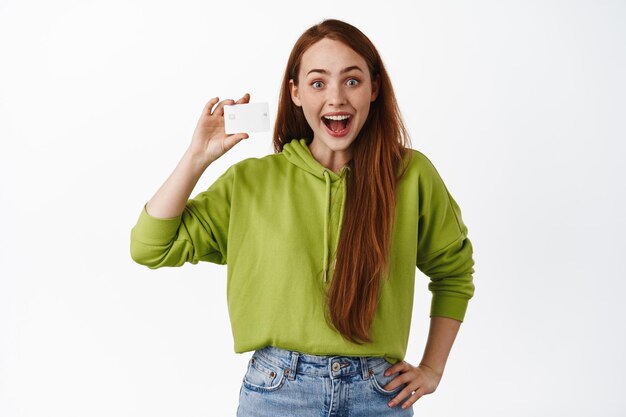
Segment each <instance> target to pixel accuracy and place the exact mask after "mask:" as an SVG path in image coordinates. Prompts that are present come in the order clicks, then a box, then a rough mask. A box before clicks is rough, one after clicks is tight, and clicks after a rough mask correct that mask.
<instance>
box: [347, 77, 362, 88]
mask: <svg viewBox="0 0 626 417" xmlns="http://www.w3.org/2000/svg"><path fill="white" fill-rule="evenodd" d="M350 81H356V84H352V85H353V86H354V85H357V84H358V83H359V80H357V79H356V78H351V79H350V80H348V82H350Z"/></svg>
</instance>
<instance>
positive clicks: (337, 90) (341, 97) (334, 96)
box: [327, 84, 347, 106]
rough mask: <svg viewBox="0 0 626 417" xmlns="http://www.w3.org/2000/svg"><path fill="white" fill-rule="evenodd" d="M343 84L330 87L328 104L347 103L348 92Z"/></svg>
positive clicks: (339, 104) (338, 104)
mask: <svg viewBox="0 0 626 417" xmlns="http://www.w3.org/2000/svg"><path fill="white" fill-rule="evenodd" d="M342 87H343V86H342V85H337V84H333V85H331V86H330V87H329V88H328V90H327V91H328V104H331V105H334V106H341V105H343V104H346V101H347V100H346V94H345V91H344V90H343V88H342Z"/></svg>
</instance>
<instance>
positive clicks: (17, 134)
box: [0, 0, 626, 417]
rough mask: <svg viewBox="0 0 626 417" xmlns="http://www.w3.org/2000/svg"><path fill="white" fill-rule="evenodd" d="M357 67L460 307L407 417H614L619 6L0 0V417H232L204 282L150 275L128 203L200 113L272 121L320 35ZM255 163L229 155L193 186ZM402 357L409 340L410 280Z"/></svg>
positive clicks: (263, 140) (420, 336) (208, 280)
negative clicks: (380, 63) (348, 33)
mask: <svg viewBox="0 0 626 417" xmlns="http://www.w3.org/2000/svg"><path fill="white" fill-rule="evenodd" d="M328 17H334V18H339V19H343V20H346V21H347V22H349V23H351V24H353V25H355V26H357V27H358V28H360V29H361V30H362V31H363V32H364V33H365V34H366V35H367V36H368V37H369V38H370V39H371V40H372V41H373V42H374V44H375V45H376V46H377V48H378V49H379V52H380V54H381V55H382V58H383V60H384V63H385V65H386V66H387V68H388V70H389V73H390V76H391V79H392V82H393V85H394V88H395V92H396V94H397V98H398V100H399V104H400V109H401V111H402V114H403V117H404V120H405V122H406V124H407V126H408V128H409V131H410V134H411V138H412V141H413V147H414V148H416V149H419V150H421V151H422V152H424V153H425V154H426V155H427V156H429V158H430V159H431V160H432V161H433V163H434V164H435V166H436V167H437V168H438V170H439V172H440V174H441V175H442V177H443V178H444V181H445V182H446V184H447V186H448V188H449V190H450V192H451V193H452V195H453V196H454V198H455V199H456V200H457V202H458V203H459V205H460V207H461V209H462V213H463V218H464V220H465V222H466V224H467V225H468V228H469V234H470V238H471V240H472V243H473V245H474V250H475V261H476V266H475V270H476V273H475V276H474V278H475V284H476V295H475V297H474V298H473V299H472V301H471V302H470V306H469V309H468V312H467V315H466V319H465V322H464V323H463V325H462V326H461V331H460V333H459V335H458V337H457V341H456V343H455V345H454V347H453V349H452V352H451V356H450V359H449V361H448V364H447V368H446V372H445V374H444V378H443V380H442V382H441V385H440V386H439V389H438V390H437V391H436V392H435V393H434V394H432V395H429V396H425V397H423V398H422V399H420V400H419V401H418V402H417V403H416V405H415V406H414V410H415V414H416V415H419V416H430V417H435V416H452V415H462V416H466V417H469V416H477V417H478V416H480V417H487V416H494V417H495V416H498V417H500V416H508V417H514V416H552V415H562V416H565V415H566V416H570V417H572V416H592V415H594V416H595V415H597V416H603V417H608V416H618V415H619V416H623V415H624V413H625V412H626V400H625V399H624V398H625V397H624V395H623V389H624V387H625V386H626V377H625V374H626V360H625V355H624V352H625V351H626V342H625V340H624V339H625V337H624V333H625V327H626V326H625V323H626V321H625V320H624V318H625V314H624V302H623V300H624V293H625V291H626V268H625V266H624V263H623V255H624V252H625V250H626V244H625V241H624V233H625V231H626V230H625V229H626V228H625V224H624V223H625V216H624V213H626V203H625V195H624V194H625V193H624V190H625V187H624V179H625V178H626V175H625V174H626V172H625V171H626V170H625V169H624V165H625V162H624V160H625V156H626V152H625V145H624V139H625V138H626V135H625V134H626V128H625V125H624V116H625V115H626V99H625V98H624V97H625V94H626V83H625V81H624V74H626V30H625V29H624V28H625V26H624V22H626V3H625V2H623V1H622V2H620V1H613V2H611V1H591V0H589V1H501V0H497V1H496V0H493V1H484V0H481V1H472V2H469V1H468V2H456V1H455V2H452V1H445V2H442V1H428V2H424V1H421V2H420V1H418V2H412V3H411V4H409V3H408V2H407V3H404V4H400V3H392V2H372V3H366V2H363V1H341V2H329V1H317V2H308V3H298V2H293V1H290V2H284V3H279V2H275V1H274V2H259V1H254V2H253V1H249V2H247V1H238V2H227V1H221V2H212V1H208V0H205V1H189V0H186V1H178V2H176V3H174V2H171V3H166V2H162V1H154V0H152V1H147V0H146V1H138V0H124V1H121V0H107V1H104V0H102V1H85V0H81V1H78V0H76V1H60V0H59V1H55V2H44V1H19V2H18V1H15V0H13V1H7V0H0V62H1V64H0V139H1V142H0V210H1V215H0V230H1V240H0V257H1V258H0V260H1V270H0V273H1V279H0V415H1V416H3V417H13V416H20V417H22V416H24V417H25V416H33V417H34V416H37V417H39V416H41V417H44V416H45V417H56V416H59V417H61V416H62V417H71V416H81V417H82V416H91V417H97V416H118V417H122V416H150V417H157V416H187V417H192V416H234V414H235V410H236V408H237V400H238V394H239V388H240V384H241V379H242V377H243V374H244V372H245V367H246V362H247V360H248V358H249V357H250V355H251V353H250V352H248V353H245V354H242V355H237V354H235V353H234V351H233V340H232V334H231V331H230V322H229V319H228V313H227V308H226V269H225V267H224V266H218V265H213V264H207V263H203V264H198V265H195V266H193V265H186V266H184V267H182V268H163V269H160V270H149V269H148V268H146V267H143V266H140V265H138V264H135V263H134V262H133V261H132V259H131V258H130V254H129V236H130V229H131V228H132V226H133V225H134V224H135V221H136V220H137V217H138V215H139V212H140V210H141V208H142V206H143V204H144V203H145V202H146V201H147V200H148V199H149V198H150V197H151V196H152V194H153V193H154V192H155V191H156V190H157V188H158V187H159V186H160V184H161V183H162V182H163V181H164V180H165V179H166V178H167V176H168V175H169V173H170V172H171V171H172V169H173V168H174V166H175V165H176V163H177V162H178V160H179V158H180V157H181V156H182V154H183V152H184V150H185V149H186V147H187V145H188V144H189V141H190V138H191V134H192V132H193V129H194V127H195V124H196V122H197V119H198V117H199V115H200V112H201V110H202V108H203V106H204V104H205V103H206V102H207V101H208V100H209V99H210V98H211V97H214V96H219V97H220V99H225V98H234V99H237V98H239V97H241V96H242V95H243V94H244V93H246V92H249V93H250V94H251V97H252V101H253V102H257V101H267V102H269V103H270V110H271V112H272V114H273V115H275V114H276V107H277V100H278V89H279V85H280V81H281V77H282V76H283V71H284V69H285V65H286V62H287V58H288V55H289V52H290V51H291V48H292V46H293V44H294V42H295V41H296V39H297V38H298V37H299V36H300V34H301V33H302V32H303V31H304V30H306V29H307V28H308V27H309V26H311V25H312V24H314V23H317V22H319V21H321V20H323V19H324V18H328ZM271 152H272V147H271V136H270V133H266V134H252V135H251V138H250V139H248V140H247V141H244V142H242V143H240V144H239V145H238V146H237V147H235V148H234V149H233V150H232V151H230V152H229V153H227V154H226V155H224V156H223V157H222V158H221V159H220V160H218V161H217V162H216V163H215V164H213V165H212V166H211V167H209V169H208V171H207V172H206V173H205V175H204V176H203V178H202V179H201V180H200V182H199V184H198V187H197V188H196V190H195V191H194V194H193V195H195V194H196V193H198V192H200V191H202V190H204V189H205V188H207V187H208V186H209V185H210V184H211V183H212V182H213V181H214V180H215V179H216V178H217V176H219V175H220V174H221V173H222V172H223V171H224V170H225V169H226V168H227V167H228V166H230V165H232V164H233V163H235V162H238V161H240V160H242V159H244V158H247V157H251V156H258V157H260V156H264V155H267V154H269V153H271ZM416 279H417V280H418V284H417V286H416V288H417V293H416V296H415V309H414V315H413V317H414V319H413V326H412V333H411V340H410V344H409V352H408V354H407V357H406V360H407V361H409V362H410V363H413V364H417V363H418V362H419V360H420V358H421V354H422V351H423V348H424V343H425V339H426V335H427V329H428V322H429V319H428V309H429V303H430V293H429V292H428V290H427V287H426V285H427V283H428V278H427V277H425V276H424V275H422V274H421V273H420V272H419V271H417V276H416Z"/></svg>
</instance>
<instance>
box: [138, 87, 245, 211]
mask: <svg viewBox="0 0 626 417" xmlns="http://www.w3.org/2000/svg"><path fill="white" fill-rule="evenodd" d="M218 100H219V98H218V97H216V98H213V99H211V100H210V101H209V102H208V103H207V104H206V105H205V106H204V109H203V110H202V114H201V116H200V120H198V125H197V126H196V129H195V131H194V133H193V137H192V139H191V144H190V146H189V148H188V149H187V151H186V152H185V154H184V155H183V157H182V159H181V160H180V162H179V163H178V165H177V166H176V168H175V169H174V171H173V172H172V174H171V175H170V176H169V178H168V179H167V180H166V181H165V183H163V185H162V186H161V188H159V190H158V191H157V192H156V194H155V195H154V196H153V197H152V198H151V199H150V201H148V204H147V205H146V211H147V212H148V214H150V215H151V216H153V217H157V218H172V217H176V216H179V215H180V214H181V213H182V212H183V210H184V208H185V204H186V203H187V200H188V199H189V196H190V195H191V192H192V191H193V189H194V187H195V186H196V184H197V183H198V180H199V179H200V177H201V176H202V174H203V173H204V171H205V170H206V169H207V168H208V166H209V165H211V163H213V161H215V160H216V159H218V158H219V157H220V156H222V155H223V154H224V153H226V152H227V151H228V150H230V149H231V148H232V147H233V146H235V145H236V144H237V143H238V142H239V141H241V140H242V139H246V138H247V137H248V135H247V134H246V133H237V134H234V135H227V134H225V133H224V105H230V104H243V103H247V102H249V101H250V95H249V94H246V95H244V96H243V97H242V98H240V99H239V100H237V102H236V103H235V101H234V100H232V99H228V100H223V101H221V102H220V103H219V104H218V105H217V107H216V108H215V110H213V111H212V109H213V106H214V105H215V103H217V101H218Z"/></svg>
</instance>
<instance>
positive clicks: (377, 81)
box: [370, 74, 380, 101]
mask: <svg viewBox="0 0 626 417" xmlns="http://www.w3.org/2000/svg"><path fill="white" fill-rule="evenodd" d="M379 91H380V74H377V75H376V79H375V80H374V81H372V99H371V100H370V101H376V98H377V97H378V92H379Z"/></svg>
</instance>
